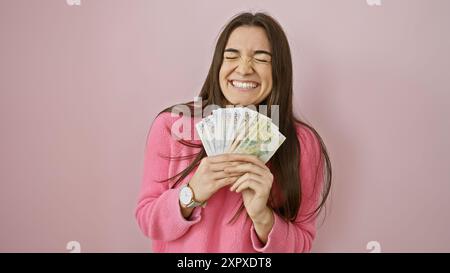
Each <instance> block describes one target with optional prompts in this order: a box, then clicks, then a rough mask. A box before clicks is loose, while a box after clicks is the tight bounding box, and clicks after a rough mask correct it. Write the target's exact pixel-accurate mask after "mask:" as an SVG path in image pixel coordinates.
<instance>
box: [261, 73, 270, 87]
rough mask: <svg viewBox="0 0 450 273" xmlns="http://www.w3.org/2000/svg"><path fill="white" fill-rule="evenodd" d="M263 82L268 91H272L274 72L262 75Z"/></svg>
mask: <svg viewBox="0 0 450 273" xmlns="http://www.w3.org/2000/svg"><path fill="white" fill-rule="evenodd" d="M261 76H262V77H261V78H262V79H263V81H264V85H265V87H266V88H267V89H268V90H271V89H272V83H273V79H272V72H266V73H264V74H262V75H261Z"/></svg>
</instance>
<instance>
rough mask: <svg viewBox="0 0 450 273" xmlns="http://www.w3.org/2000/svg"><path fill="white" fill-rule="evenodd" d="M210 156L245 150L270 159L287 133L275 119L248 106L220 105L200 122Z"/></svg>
mask: <svg viewBox="0 0 450 273" xmlns="http://www.w3.org/2000/svg"><path fill="white" fill-rule="evenodd" d="M196 130H197V133H198V135H199V137H200V140H201V141H202V144H203V146H204V148H205V151H206V153H207V155H208V156H212V155H218V154H223V153H242V154H251V155H255V156H257V157H258V158H259V159H261V160H262V161H263V162H268V161H269V159H270V158H271V157H272V156H273V155H274V154H275V152H276V151H277V150H278V148H279V147H280V146H281V145H282V144H283V142H284V141H285V139H286V137H285V136H284V135H283V134H281V133H280V131H279V128H278V127H277V126H276V125H275V124H274V123H273V122H272V120H271V119H270V118H269V117H267V116H265V115H263V114H261V113H258V112H257V111H254V110H252V109H249V108H246V107H233V108H219V109H216V110H213V111H212V113H211V115H209V116H207V117H205V118H203V119H202V120H201V121H200V122H198V123H197V124H196Z"/></svg>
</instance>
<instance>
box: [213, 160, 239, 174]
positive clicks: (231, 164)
mask: <svg viewBox="0 0 450 273" xmlns="http://www.w3.org/2000/svg"><path fill="white" fill-rule="evenodd" d="M237 165H239V163H238V162H219V163H212V164H210V165H209V168H210V170H212V171H214V172H218V171H223V170H224V169H226V168H228V167H234V166H237Z"/></svg>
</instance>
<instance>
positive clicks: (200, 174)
mask: <svg viewBox="0 0 450 273" xmlns="http://www.w3.org/2000/svg"><path fill="white" fill-rule="evenodd" d="M199 96H200V97H201V98H202V100H203V103H202V104H201V107H202V109H204V107H206V106H208V105H213V104H215V105H218V106H220V107H226V106H227V105H239V106H249V105H267V108H268V111H267V112H268V113H269V115H268V116H270V113H271V107H272V106H274V105H277V106H278V107H279V124H278V125H279V130H280V132H281V133H282V134H283V135H284V136H285V137H286V140H285V141H284V142H283V144H282V145H281V146H280V147H279V149H278V150H277V151H276V153H275V154H274V155H273V156H272V158H271V159H270V160H269V162H268V163H267V164H264V163H263V162H262V161H261V160H259V159H258V158H257V157H255V156H251V155H242V154H222V155H217V156H206V153H205V149H204V148H203V146H202V144H201V142H199V141H195V140H193V141H188V140H185V139H177V138H176V137H174V136H173V135H172V134H171V127H172V125H173V124H174V123H175V122H177V121H178V120H179V119H180V118H186V117H179V116H177V115H175V117H174V116H173V115H172V114H171V113H170V112H171V111H172V110H173V109H174V107H176V106H172V107H169V108H167V109H165V110H163V111H162V112H161V113H160V114H159V115H158V116H157V117H156V119H155V120H154V122H153V124H152V126H151V129H150V132H149V135H148V138H147V146H146V152H145V162H144V175H143V181H142V189H141V194H140V196H139V201H138V206H137V208H136V212H135V215H136V219H137V222H138V224H139V227H140V228H141V230H142V232H143V233H144V234H145V235H146V236H148V237H149V238H151V239H152V241H153V250H154V252H308V251H310V249H311V246H312V242H313V240H314V237H315V234H316V227H315V219H316V218H317V215H318V213H319V212H320V211H321V209H322V207H323V205H324V203H325V200H326V198H327V196H328V193H329V190H330V185H331V165H330V160H329V157H328V154H327V151H326V148H325V145H324V143H323V141H322V139H321V137H320V136H319V134H318V133H317V132H316V131H315V130H314V129H313V128H312V127H311V126H309V125H307V124H306V123H305V122H302V121H301V120H299V119H297V118H295V117H294V115H293V109H292V108H293V105H292V60H291V53H290V48H289V44H288V41H287V38H286V35H285V34H284V31H283V29H282V28H281V26H280V25H279V24H278V23H277V22H276V21H275V20H274V19H273V18H272V17H270V16H269V15H267V14H264V13H256V14H251V13H242V14H238V15H237V16H235V17H234V18H233V19H232V20H231V21H230V22H229V23H228V24H227V25H226V26H225V28H224V29H223V31H222V33H221V34H220V36H219V38H218V41H217V45H216V48H215V52H214V57H213V60H212V64H211V67H210V69H209V73H208V75H207V77H206V80H205V83H204V85H203V87H202V90H201V92H200V95H199ZM183 105H184V106H185V107H189V108H190V109H193V107H194V106H193V105H194V103H193V102H187V103H185V104H183ZM192 113H194V110H192ZM193 117H194V116H193V114H192V116H189V117H187V118H189V119H190V120H191V121H192V124H194V121H193V120H194V119H193ZM205 202H206V206H205Z"/></svg>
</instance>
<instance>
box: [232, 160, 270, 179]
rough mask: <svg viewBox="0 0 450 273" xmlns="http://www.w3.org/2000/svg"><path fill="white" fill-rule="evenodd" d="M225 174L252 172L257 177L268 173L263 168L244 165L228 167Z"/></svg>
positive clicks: (251, 164)
mask: <svg viewBox="0 0 450 273" xmlns="http://www.w3.org/2000/svg"><path fill="white" fill-rule="evenodd" d="M224 171H225V172H230V173H231V172H251V173H254V174H256V175H260V176H264V175H265V173H266V172H267V170H266V169H263V168H261V167H260V166H258V165H255V164H253V163H244V164H240V165H237V166H231V167H226V168H225V169H224Z"/></svg>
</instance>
